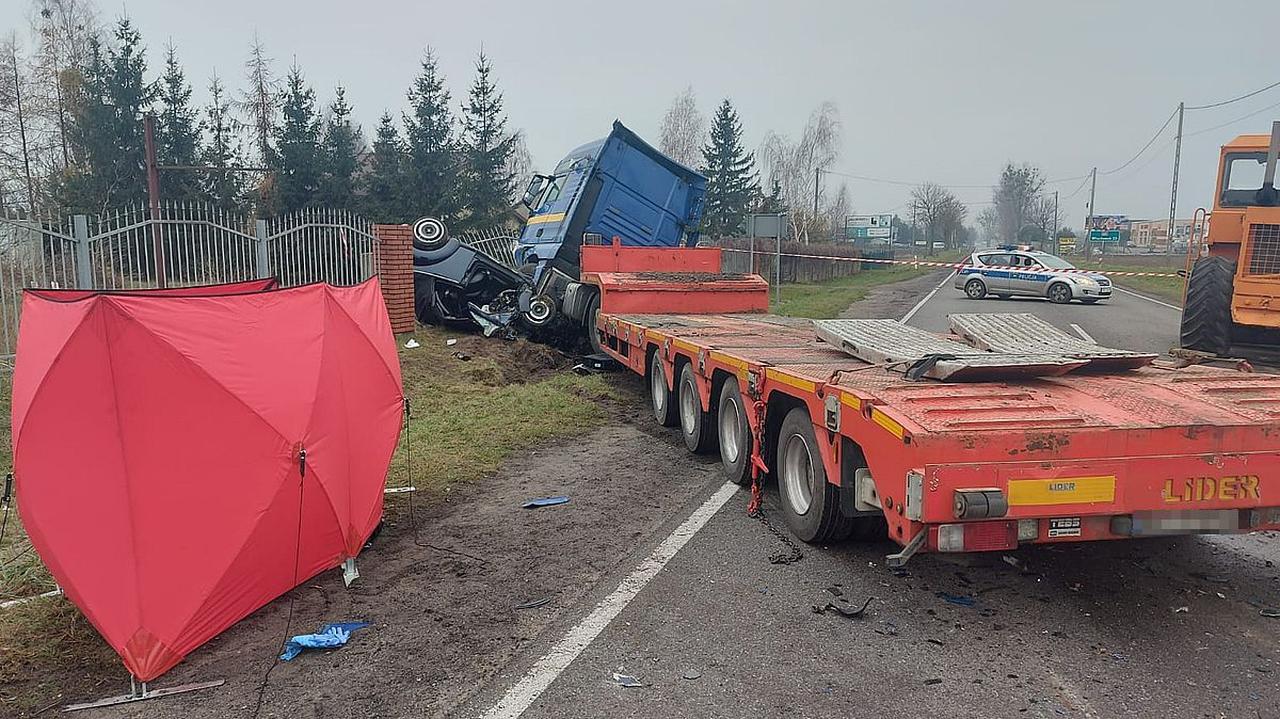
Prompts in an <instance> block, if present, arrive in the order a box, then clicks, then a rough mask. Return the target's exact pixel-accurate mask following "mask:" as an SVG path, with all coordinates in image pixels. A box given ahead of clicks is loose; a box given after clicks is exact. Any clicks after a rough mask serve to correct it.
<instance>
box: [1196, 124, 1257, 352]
mask: <svg viewBox="0 0 1280 719" xmlns="http://www.w3.org/2000/svg"><path fill="white" fill-rule="evenodd" d="M1278 156H1280V121H1277V122H1274V123H1272V125H1271V135H1270V136H1267V135H1241V136H1239V137H1237V138H1236V139H1234V140H1232V141H1231V142H1229V143H1227V144H1226V145H1223V146H1222V155H1221V158H1220V160H1219V163H1218V185H1217V192H1216V194H1215V195H1214V198H1213V212H1212V213H1211V214H1210V215H1209V219H1208V230H1209V231H1208V233H1207V235H1206V236H1205V237H1204V240H1203V244H1204V246H1205V247H1207V250H1208V251H1207V253H1205V252H1204V250H1203V248H1202V247H1201V246H1200V245H1198V244H1197V243H1196V241H1195V240H1196V237H1195V235H1196V232H1195V231H1194V228H1193V232H1192V237H1191V241H1190V242H1189V243H1188V244H1189V246H1188V257H1187V263H1188V267H1187V283H1186V297H1185V301H1184V302H1183V310H1182V328H1181V340H1182V346H1183V347H1185V348H1188V349H1193V350H1199V351H1201V352H1208V353H1211V354H1217V355H1225V354H1227V353H1228V352H1229V351H1230V349H1231V347H1232V345H1240V344H1255V345H1256V344H1263V345H1271V346H1277V345H1280V341H1278V340H1277V337H1280V332H1277V330H1280V192H1277V190H1276V185H1275V179H1276V159H1277V157H1278ZM1197 214H1200V213H1197Z"/></svg>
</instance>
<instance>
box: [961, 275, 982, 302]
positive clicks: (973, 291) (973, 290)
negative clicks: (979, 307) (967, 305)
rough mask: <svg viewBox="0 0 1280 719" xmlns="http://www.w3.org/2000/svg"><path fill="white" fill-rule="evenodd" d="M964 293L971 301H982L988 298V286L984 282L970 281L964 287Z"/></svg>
mask: <svg viewBox="0 0 1280 719" xmlns="http://www.w3.org/2000/svg"><path fill="white" fill-rule="evenodd" d="M964 293H965V294H966V295H968V297H969V299H971V300H980V299H982V298H983V297H986V296H987V286H986V285H985V284H983V282H982V280H969V281H968V282H966V283H965V285H964Z"/></svg>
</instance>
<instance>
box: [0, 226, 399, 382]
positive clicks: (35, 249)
mask: <svg viewBox="0 0 1280 719" xmlns="http://www.w3.org/2000/svg"><path fill="white" fill-rule="evenodd" d="M377 242H378V238H377V236H376V235H375V234H374V232H373V226H372V225H371V224H370V223H369V222H367V221H366V220H364V219H363V218H361V217H359V216H358V215H355V214H353V213H350V212H347V211H344V210H328V209H319V208H317V209H308V210H302V211H299V212H296V213H292V214H289V215H285V216H282V217H277V218H272V219H268V220H258V219H251V218H249V217H246V216H244V215H239V214H236V213H231V212H226V211H223V210H220V209H218V208H215V207H210V206H207V205H189V204H179V205H164V206H162V207H161V208H160V210H159V212H157V213H156V214H155V216H154V217H152V214H151V212H150V211H149V210H148V208H146V207H130V208H125V209H121V210H117V211H114V212H109V213H103V214H100V215H96V216H88V215H73V216H70V217H57V216H53V215H46V216H39V215H32V214H29V213H24V212H21V211H15V210H5V211H0V357H11V356H12V355H13V353H14V351H15V345H16V342H17V329H18V313H19V311H20V309H21V306H22V290H23V288H24V287H55V288H80V289H109V290H129V289H143V288H149V287H156V286H158V285H159V284H160V275H161V274H163V278H164V284H165V285H166V286H170V287H177V286H186V285H202V284H214V283H221V282H236V281H240V280H247V279H252V278H255V277H270V276H273V275H274V276H275V277H277V278H278V279H279V280H280V283H281V284H282V285H284V286H286V287H288V286H294V285H303V284H309V283H312V282H328V283H330V284H335V285H352V284H357V283H359V282H363V281H364V280H366V279H368V278H369V277H371V276H373V275H375V274H377V273H378V269H379V268H378V251H377ZM157 256H159V258H160V259H161V260H162V261H160V262H157Z"/></svg>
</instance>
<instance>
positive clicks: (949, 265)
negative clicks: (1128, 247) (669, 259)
mask: <svg viewBox="0 0 1280 719" xmlns="http://www.w3.org/2000/svg"><path fill="white" fill-rule="evenodd" d="M720 249H721V251H723V252H741V253H742V254H752V253H751V251H750V250H740V249H738V248H736V247H721V248H720ZM754 254H757V255H763V256H768V257H804V258H808V259H811V260H837V261H841V262H873V263H877V264H881V265H911V266H913V267H941V268H945V269H952V270H970V269H972V270H984V269H986V270H990V269H997V270H1022V271H1026V272H1047V273H1050V274H1060V275H1103V276H1104V277H1181V275H1179V274H1178V273H1176V272H1115V271H1112V270H1089V269H1082V268H1079V267H1075V268H1072V269H1069V270H1068V269H1054V268H1051V267H1037V268H1035V269H1031V268H1028V267H1015V266H1012V265H981V266H980V265H969V264H965V263H963V262H930V261H927V260H885V259H880V258H875V257H839V256H836V255H802V254H797V253H794V252H782V253H778V252H768V251H764V250H761V251H758V252H755V253H754Z"/></svg>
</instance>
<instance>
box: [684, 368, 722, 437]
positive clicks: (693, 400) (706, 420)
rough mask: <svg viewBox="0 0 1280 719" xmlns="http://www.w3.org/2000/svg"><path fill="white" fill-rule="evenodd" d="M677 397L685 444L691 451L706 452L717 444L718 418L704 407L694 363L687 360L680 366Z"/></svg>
mask: <svg viewBox="0 0 1280 719" xmlns="http://www.w3.org/2000/svg"><path fill="white" fill-rule="evenodd" d="M677 390H678V392H677V399H678V400H679V402H680V434H682V435H684V446H686V447H688V448H689V451H690V452H695V453H697V454H705V453H706V452H709V451H711V449H712V448H713V447H715V444H716V418H715V415H714V414H713V413H712V412H711V411H704V410H703V409H702V398H701V397H699V396H698V380H697V378H696V377H694V374H693V365H692V364H691V363H689V362H685V363H684V366H683V367H681V368H680V384H679V387H677Z"/></svg>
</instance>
